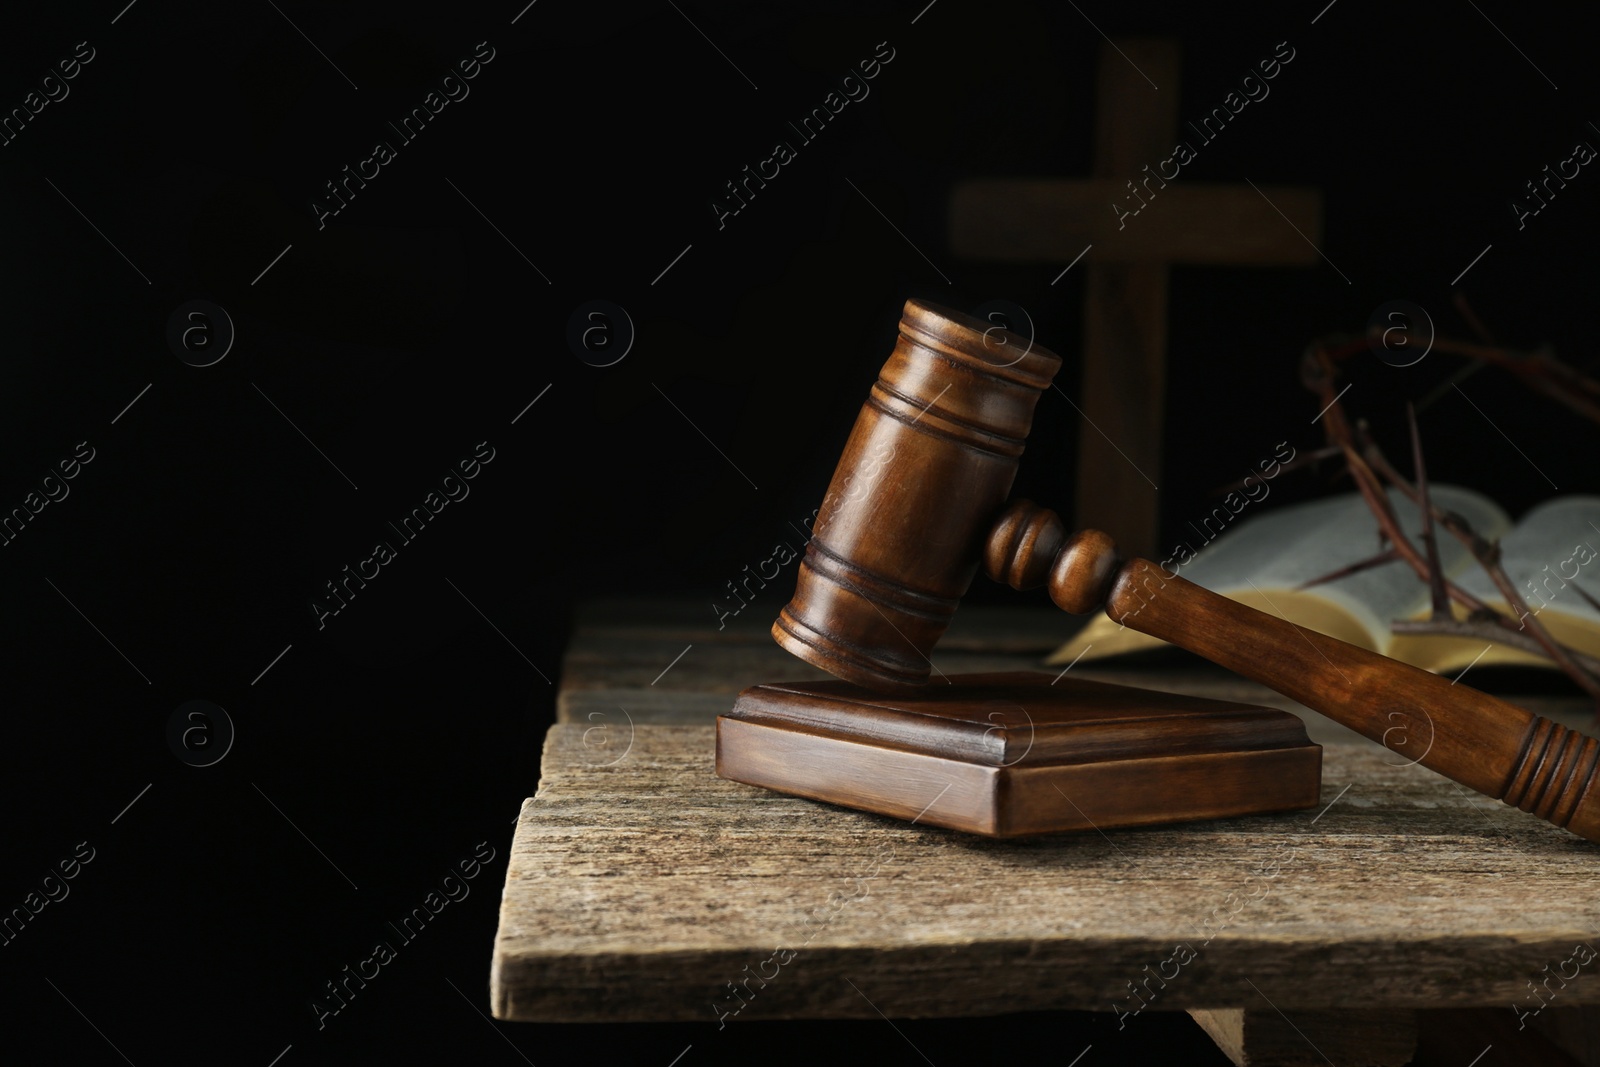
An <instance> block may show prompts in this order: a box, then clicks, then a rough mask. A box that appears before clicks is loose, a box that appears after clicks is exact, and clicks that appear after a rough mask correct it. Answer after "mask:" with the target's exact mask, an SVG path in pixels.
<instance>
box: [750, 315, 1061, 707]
mask: <svg viewBox="0 0 1600 1067" xmlns="http://www.w3.org/2000/svg"><path fill="white" fill-rule="evenodd" d="M1060 369H1061V359H1060V357H1059V356H1056V355H1055V354H1054V353H1052V352H1050V351H1048V350H1046V349H1044V348H1042V347H1040V346H1039V345H1036V344H1033V343H1032V342H1031V341H1029V340H1028V339H1027V338H1024V337H1020V336H1018V335H1016V334H1014V333H1011V332H1010V331H1009V330H1004V329H1001V328H1000V327H997V326H994V325H993V324H991V323H986V322H983V321H982V320H980V319H976V318H973V317H971V316H969V315H963V314H961V313H960V312H957V311H951V310H949V309H948V308H942V307H939V306H938V305H935V304H930V303H926V302H924V301H920V300H909V301H907V302H906V306H905V310H904V313H903V314H902V316H901V319H900V336H899V339H898V341H897V342H896V343H895V347H894V352H893V353H892V354H891V355H890V356H889V361H888V362H887V363H885V364H884V366H883V370H882V371H881V372H880V373H879V375H878V380H877V382H876V383H874V385H873V386H872V391H871V393H870V395H869V396H868V397H867V402H866V403H865V404H864V405H862V408H861V414H860V416H859V417H857V419H856V424H855V428H854V429H853V430H851V432H850V438H849V440H848V441H847V442H846V443H845V446H844V454H843V455H842V456H841V457H840V459H839V466H838V468H837V469H836V470H835V471H834V474H833V481H832V482H830V483H829V485H828V492H827V495H826V496H825V497H824V498H823V501H822V507H821V508H820V509H819V511H818V514H817V520H816V522H815V523H814V525H813V527H812V531H813V532H812V538H811V541H810V544H809V545H808V546H807V548H806V554H805V558H804V560H802V562H801V564H800V574H799V579H798V586H797V587H796V589H795V594H794V599H792V600H791V601H790V602H789V604H788V605H787V606H786V607H785V608H784V609H783V612H782V613H781V614H780V615H779V616H778V621H777V622H775V623H774V624H773V626H772V636H773V637H775V638H776V639H777V641H778V643H779V644H780V645H782V646H783V647H784V648H786V649H788V650H789V651H790V652H792V653H794V654H795V655H796V656H799V657H800V658H801V659H803V660H805V661H807V662H808V663H812V664H815V665H816V666H818V667H821V668H822V669H824V670H826V671H829V672H831V673H833V674H835V675H837V676H838V677H840V678H843V679H845V680H846V681H850V682H855V683H856V684H858V685H864V686H867V687H869V688H872V689H879V690H887V689H901V688H904V687H906V686H913V685H921V684H923V683H925V682H926V681H927V680H928V674H929V670H930V668H931V666H932V663H931V661H930V660H929V654H930V653H931V652H932V650H933V646H934V644H935V643H936V642H937V641H938V640H939V638H940V636H941V635H942V634H943V633H944V631H945V627H946V626H948V625H949V623H950V619H951V616H953V615H954V614H955V610H956V605H957V604H958V603H959V602H960V599H961V596H962V594H964V593H965V592H966V591H967V586H968V585H970V584H971V582H972V578H973V575H974V573H975V572H976V570H977V566H978V560H979V555H980V553H981V552H982V551H983V548H984V543H985V539H986V537H987V535H988V533H989V530H990V527H991V525H992V524H993V523H994V521H995V518H996V516H997V515H998V514H999V512H1000V510H1001V508H1002V506H1003V505H1004V503H1005V500H1006V496H1007V494H1009V493H1010V491H1011V483H1012V480H1013V479H1014V478H1015V476H1016V472H1017V461H1018V458H1019V457H1020V456H1021V455H1022V449H1023V443H1024V441H1025V440H1026V438H1027V436H1028V430H1029V428H1030V427H1031V426H1032V423H1033V409H1034V405H1035V404H1036V403H1037V402H1038V400H1039V394H1040V393H1041V392H1043V391H1044V390H1045V389H1047V388H1048V387H1049V385H1050V382H1051V379H1052V378H1054V377H1055V374H1056V371H1058V370H1060Z"/></svg>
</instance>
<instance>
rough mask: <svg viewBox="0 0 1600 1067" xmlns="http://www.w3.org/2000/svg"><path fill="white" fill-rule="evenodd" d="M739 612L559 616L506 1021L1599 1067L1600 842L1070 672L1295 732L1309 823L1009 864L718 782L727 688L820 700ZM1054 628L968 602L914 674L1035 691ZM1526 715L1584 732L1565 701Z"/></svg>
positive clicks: (1120, 842)
mask: <svg viewBox="0 0 1600 1067" xmlns="http://www.w3.org/2000/svg"><path fill="white" fill-rule="evenodd" d="M755 611H756V609H755V607H752V609H750V610H749V611H746V612H745V613H743V615H744V616H745V617H741V618H738V619H733V620H730V621H729V623H728V625H727V626H726V628H725V629H721V630H718V628H717V627H716V625H715V619H714V617H713V616H712V614H711V612H710V611H709V610H704V609H702V610H699V611H696V610H695V609H694V607H693V606H688V605H683V604H680V603H648V602H629V603H608V604H598V605H593V606H591V608H589V609H588V610H586V612H585V613H584V614H583V615H582V617H581V618H580V621H579V626H578V628H577V630H576V633H575V636H574V640H573V642H572V645H571V648H570V650H569V652H568V654H567V657H566V660H565V663H564V665H563V671H562V680H561V693H560V699H559V705H558V715H559V721H558V723H557V724H556V725H555V726H554V727H553V728H552V729H551V731H550V733H549V736H548V738H547V741H546V744H545V751H544V762H543V767H542V773H541V777H540V782H539V788H538V793H537V795H536V796H534V797H533V798H531V799H529V800H528V801H526V802H525V803H524V806H523V810H522V814H521V818H520V820H519V821H518V824H517V829H516V836H515V840H514V844H513V847H512V855H511V859H510V866H509V869H508V872H507V880H506V887H505V895H504V898H503V901H502V905H501V912H500V929H499V933H498V935H497V938H496V942H495V951H494V962H493V973H492V979H491V986H492V997H493V1006H494V1013H495V1015H496V1016H497V1017H499V1018H502V1019H511V1020H543V1021H564V1022H581V1021H617V1020H695V1019H703V1020H706V1021H708V1022H716V1021H718V1020H721V1021H723V1022H724V1023H725V1022H728V1021H732V1020H734V1019H737V1018H739V1017H741V1016H742V1017H745V1018H768V1019H772V1018H823V1017H875V1016H876V1015H877V1014H878V1013H882V1014H883V1015H884V1016H887V1017H891V1018H893V1017H925V1016H935V1015H951V1016H954V1015H987V1014H995V1013H1002V1012H1014V1011H1025V1010H1032V1009H1046V1008H1051V1009H1059V1008H1074V1009H1087V1010H1094V1011H1107V1012H1116V1013H1118V1015H1119V1016H1120V1017H1122V1018H1124V1019H1131V1018H1133V1017H1135V1016H1136V1015H1137V1014H1138V1013H1140V1012H1142V1011H1145V1010H1149V1011H1161V1010H1180V1009H1181V1010H1188V1011H1189V1012H1190V1013H1191V1014H1192V1015H1193V1016H1194V1017H1195V1018H1196V1019H1197V1021H1199V1022H1200V1024H1201V1025H1202V1026H1204V1027H1205V1028H1206V1030H1207V1031H1208V1032H1209V1033H1210V1034H1211V1035H1212V1037H1213V1038H1215V1039H1216V1041H1217V1042H1218V1044H1219V1046H1221V1047H1222V1049H1223V1051H1224V1052H1226V1053H1227V1054H1228V1055H1229V1056H1230V1057H1231V1058H1233V1059H1234V1061H1235V1062H1237V1063H1252V1064H1268V1063H1281V1064H1289V1063H1323V1062H1333V1063H1337V1064H1339V1065H1340V1067H1344V1065H1345V1064H1350V1063H1372V1064H1402V1063H1405V1062H1407V1061H1408V1060H1409V1058H1410V1056H1411V1053H1412V1048H1413V1046H1414V1043H1415V1037H1416V1029H1415V1023H1414V1014H1413V1013H1414V1012H1415V1010H1416V1009H1420V1008H1447V1007H1459V1008H1469V1007H1493V1008H1498V1009H1500V1010H1501V1013H1502V1015H1504V1016H1505V1021H1509V1022H1513V1023H1515V1022H1525V1023H1526V1024H1528V1025H1531V1026H1536V1027H1539V1028H1541V1029H1542V1030H1544V1031H1545V1032H1546V1033H1548V1034H1550V1035H1551V1036H1552V1037H1553V1038H1554V1039H1555V1040H1557V1041H1558V1042H1559V1043H1561V1044H1562V1045H1564V1046H1565V1047H1567V1048H1568V1050H1569V1051H1571V1052H1573V1053H1574V1054H1575V1055H1577V1056H1578V1057H1579V1060H1580V1062H1591V1063H1592V1062H1595V1060H1594V1059H1593V1058H1592V1056H1591V1054H1590V1052H1589V1046H1588V1045H1586V1042H1588V1041H1590V1040H1591V1038H1592V1031H1590V1030H1586V1029H1585V1027H1586V1026H1587V1025H1589V1024H1590V1019H1591V1017H1590V1016H1588V1014H1587V1013H1583V1012H1578V1011H1575V1010H1574V1009H1575V1008H1577V1007H1578V1006H1580V1005H1584V1004H1591V1003H1593V1004H1600V975H1597V974H1596V972H1600V959H1597V958H1596V954H1595V950H1593V949H1589V948H1588V947H1587V946H1589V945H1595V944H1600V942H1597V941H1596V935H1597V934H1600V894H1597V893H1596V892H1595V876H1596V874H1600V850H1597V848H1596V846H1594V845H1591V844H1589V843H1586V842H1584V841H1582V840H1581V839H1579V838H1577V837H1575V836H1573V835H1571V834H1568V833H1566V832H1565V831H1562V830H1558V829H1556V828H1555V827H1553V826H1550V825H1549V824H1547V823H1544V822H1541V821H1540V820H1538V819H1534V818H1531V817H1529V816H1526V815H1524V814H1523V813H1522V812H1519V811H1516V810H1515V809H1512V808H1509V807H1506V806H1505V805H1503V804H1500V803H1498V802H1495V801H1491V800H1489V799H1488V798H1486V797H1482V796H1480V795H1478V794H1476V793H1471V792H1469V791H1467V790H1464V789H1463V788H1462V787H1460V786H1458V785H1456V784H1455V783H1453V782H1450V781H1449V780H1447V779H1445V778H1442V777H1440V776H1438V775H1435V774H1434V773H1432V772H1431V771H1428V770H1425V769H1423V768H1421V767H1417V766H1412V765H1408V764H1407V763H1406V761H1405V760H1403V759H1402V758H1401V757H1399V756H1398V755H1396V754H1395V753H1393V752H1390V751H1388V750H1386V749H1383V748H1380V747H1378V746H1377V745H1374V744H1372V743H1370V742H1368V741H1366V740H1364V739H1362V738H1359V737H1357V736H1356V735H1354V734H1352V733H1351V732H1349V731H1348V730H1345V729H1344V728H1343V727H1340V726H1338V725H1337V724H1334V723H1331V722H1329V721H1328V720H1325V719H1322V718H1321V717H1320V716H1317V715H1315V714H1314V713H1312V712H1309V711H1306V710H1305V709H1303V708H1299V707H1298V705H1295V704H1293V703H1292V702H1290V701H1287V700H1286V699H1284V698H1282V697H1279V696H1277V695H1276V694H1274V693H1272V692H1270V691H1269V690H1266V689H1263V688H1260V687H1258V686H1256V685H1254V684H1253V683H1249V682H1245V681H1243V680H1241V679H1239V678H1237V677H1236V676H1233V675H1230V674H1228V673H1226V672H1223V671H1221V670H1213V669H1209V668H1208V667H1207V666H1206V665H1204V664H1196V663H1194V662H1193V661H1186V662H1184V663H1182V664H1180V665H1177V666H1162V665H1158V666H1154V667H1150V666H1147V667H1145V668H1143V669H1130V668H1128V667H1122V668H1109V669H1093V670H1091V669H1088V668H1085V667H1079V668H1076V670H1077V671H1081V673H1082V674H1083V675H1084V676H1086V677H1093V678H1098V679H1102V680H1108V681H1120V682H1124V683H1128V684H1136V685H1142V686H1144V687H1147V688H1153V689H1167V690H1172V691H1183V692H1190V693H1195V694H1198V695H1203V696H1215V697H1220V698H1225V699H1232V700H1247V701H1250V702H1252V703H1257V704H1264V705H1268V706H1273V707H1279V708H1284V709H1286V710H1291V711H1297V712H1299V713H1301V714H1303V715H1304V716H1305V718H1306V720H1307V726H1308V730H1309V732H1310V733H1311V736H1312V739H1313V740H1315V741H1317V742H1319V743H1320V744H1322V745H1324V746H1325V749H1324V768H1323V788H1322V796H1323V803H1322V805H1321V806H1320V807H1319V808H1318V809H1315V810H1311V811H1302V812H1293V813H1287V814H1282V815H1271V816H1257V817H1251V818H1244V819H1232V820H1220V821H1213V822H1205V823H1195V824H1190V825H1183V826H1172V827H1165V828H1155V829H1140V830H1121V831H1110V832H1106V833H1091V834H1082V835H1066V836H1054V837H1049V838H1040V839H1031V840H1023V841H1010V842H1006V841H995V840H987V839H979V838H974V837H969V836H964V835H961V834H957V833H954V832H950V831H945V830H939V829H935V828H928V827H923V826H918V825H914V824H908V823H903V822H898V821H894V820H890V819H887V818H882V817H879V816H875V815H871V814H866V813H862V812H856V811H851V810H847V809H842V808H837V807H833V806H830V805H825V804H820V803H815V802H811V801H806V800H801V799H797V798H793V797H788V796H783V795H780V794H776V793H771V792H767V791H765V790H761V789H757V788H753V787H750V786H745V785H740V784H736V783H733V782H728V781H724V780H722V779H719V778H717V777H716V776H715V774H714V771H713V757H714V740H713V726H712V722H713V720H714V718H715V716H716V715H717V714H718V713H719V712H721V711H723V710H726V709H727V708H728V707H729V706H730V705H731V703H732V701H733V698H734V696H735V694H736V693H737V692H738V691H739V690H740V689H742V688H744V687H745V686H747V685H751V684H754V683H756V682H761V681H775V680H798V679H810V678H820V677H822V675H821V673H820V672H818V671H816V670H815V669H814V668H811V667H809V666H807V665H805V664H803V663H800V662H799V661H797V660H795V659H793V658H792V657H790V656H788V655H787V654H786V653H784V652H783V651H782V650H781V649H779V648H778V647H777V646H776V645H774V644H773V643H772V642H771V640H770V638H768V637H767V636H766V625H767V623H768V621H769V619H768V616H770V615H771V614H772V613H771V612H770V611H768V612H762V613H760V614H759V615H757V614H755ZM702 616H703V618H702ZM1074 625H1075V623H1074V620H1072V619H1070V618H1068V617H1066V616H1063V615H1061V614H1060V613H1057V612H1053V611H1051V610H1049V609H1039V610H1032V609H1026V610H1016V609H987V610H984V609H969V608H963V609H962V611H961V612H960V613H958V615H957V621H956V625H955V626H954V627H953V628H952V630H951V633H950V635H949V636H948V638H947V639H946V640H945V642H943V643H942V644H941V645H940V648H939V651H938V652H937V653H936V656H935V663H936V665H937V666H938V668H939V669H940V670H942V671H944V672H945V673H947V674H955V673H958V672H970V671H986V670H1015V669H1039V663H1040V660H1041V659H1042V658H1043V655H1044V653H1045V652H1047V651H1049V650H1050V649H1051V648H1053V647H1055V645H1056V644H1058V643H1059V641H1061V640H1062V639H1064V637H1065V636H1066V635H1067V634H1069V633H1070V632H1071V630H1072V628H1073V627H1074ZM1523 703H1526V704H1527V705H1528V706H1530V707H1532V708H1533V710H1536V711H1538V712H1540V713H1542V714H1546V715H1551V716H1553V717H1557V718H1559V719H1560V720H1561V721H1563V722H1565V723H1566V724H1567V725H1569V726H1573V727H1582V728H1588V727H1589V714H1588V712H1587V711H1586V710H1585V709H1584V708H1583V706H1582V705H1581V703H1580V702H1578V701H1573V700H1560V699H1552V698H1546V699H1542V700H1527V701H1523ZM1441 728H1447V727H1445V726H1441ZM929 799H930V800H931V799H932V796H931V795H930V798H929ZM1546 1005H1549V1006H1548V1007H1547V1006H1546ZM1513 1007H1514V1008H1515V1009H1517V1012H1518V1015H1516V1016H1512V1015H1511V1014H1510V1013H1507V1012H1506V1011H1505V1009H1508V1008H1513ZM1484 1062H1485V1063H1486V1064H1487V1063H1488V1062H1492V1061H1490V1060H1485V1061H1484Z"/></svg>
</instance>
